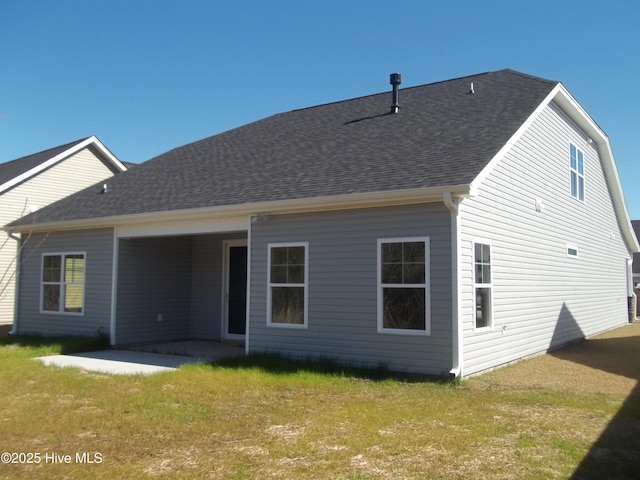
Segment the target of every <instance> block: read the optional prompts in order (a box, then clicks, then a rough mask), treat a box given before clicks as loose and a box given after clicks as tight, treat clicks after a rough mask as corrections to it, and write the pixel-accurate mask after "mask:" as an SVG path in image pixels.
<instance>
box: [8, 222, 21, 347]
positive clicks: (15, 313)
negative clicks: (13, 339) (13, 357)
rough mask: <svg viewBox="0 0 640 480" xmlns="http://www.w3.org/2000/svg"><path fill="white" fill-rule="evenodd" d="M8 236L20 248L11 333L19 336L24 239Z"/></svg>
mask: <svg viewBox="0 0 640 480" xmlns="http://www.w3.org/2000/svg"><path fill="white" fill-rule="evenodd" d="M8 236H9V238H13V239H14V240H15V241H16V242H18V248H17V249H16V250H17V253H16V274H15V276H14V279H13V281H14V282H15V285H16V286H15V289H14V294H13V327H11V331H10V332H9V335H17V334H18V316H19V315H18V308H19V305H20V302H19V301H18V300H19V298H20V265H21V264H22V260H21V259H22V249H21V248H20V244H21V243H22V237H17V236H15V234H14V233H9V234H8Z"/></svg>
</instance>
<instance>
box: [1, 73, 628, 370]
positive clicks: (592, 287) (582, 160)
mask: <svg viewBox="0 0 640 480" xmlns="http://www.w3.org/2000/svg"><path fill="white" fill-rule="evenodd" d="M399 80H400V79H399V75H397V74H396V75H392V84H393V87H392V91H389V92H385V93H380V94H375V95H369V96H364V97H361V98H354V99H351V100H346V101H340V102H335V103H329V104H325V105H319V106H315V107H311V108H304V109H300V110H295V111H290V112H286V113H282V114H277V115H274V116H271V117H268V118H265V119H263V120H259V121H256V122H254V123H250V124H248V125H244V126H241V127H239V128H236V129H233V130H230V131H227V132H224V133H221V134H219V135H215V136H212V137H209V138H206V139H203V140H200V141H197V142H194V143H191V144H188V145H185V146H182V147H179V148H176V149H174V150H171V151H169V152H167V153H164V154H162V155H160V156H158V157H156V158H154V159H152V160H149V161H148V162H146V163H144V164H142V165H140V166H138V167H136V168H135V169H132V170H129V171H127V172H124V173H122V174H120V175H118V176H116V177H113V178H112V179H110V180H109V181H108V182H107V189H106V190H105V189H103V186H102V184H99V185H95V186H93V187H91V188H88V189H85V190H83V191H81V192H79V193H77V194H75V195H72V196H70V197H67V198H65V199H63V200H61V201H59V202H57V203H55V204H53V205H51V206H49V207H47V208H44V209H42V210H40V211H39V212H38V216H37V218H33V217H27V220H28V221H29V222H32V223H31V224H30V228H29V229H27V228H26V227H25V226H24V225H20V224H18V223H13V224H11V225H9V226H8V227H7V228H8V229H9V231H12V232H14V233H21V234H23V235H24V234H25V233H26V232H27V231H29V230H30V231H31V232H32V237H31V240H30V241H29V242H28V243H27V244H25V245H24V249H23V257H24V258H23V260H22V263H21V275H20V286H19V298H18V314H17V319H18V320H17V322H16V323H17V324H16V329H17V332H18V333H27V332H38V333H42V334H48V335H53V334H62V333H75V334H86V335H93V334H96V333H104V334H108V335H109V337H110V341H111V344H113V345H125V344H135V343H143V342H156V341H168V340H179V339H187V338H191V339H205V340H213V341H243V342H244V344H245V350H246V352H281V353H283V354H285V355H288V356H292V357H330V358H334V359H337V360H339V361H342V362H347V363H351V364H357V365H379V364H385V365H387V366H388V367H389V368H390V369H393V370H399V371H409V372H421V373H427V374H436V375H452V376H461V375H471V374H475V373H478V372H481V371H483V370H487V369H490V368H494V367H497V366H499V365H502V364H505V363H507V362H511V361H514V360H517V359H519V358H522V357H525V356H528V355H533V354H538V353H540V352H545V351H547V350H549V349H551V348H555V347H558V346H560V345H563V344H565V343H567V342H571V341H575V340H577V339H580V338H584V337H586V336H590V335H593V334H596V333H598V332H602V331H604V330H607V329H611V328H614V327H617V326H619V325H622V324H624V323H626V322H627V321H628V309H627V302H628V298H629V297H630V296H631V295H632V288H631V258H632V254H633V253H634V252H638V251H639V250H640V248H639V246H638V242H637V240H636V237H635V235H634V233H633V230H632V227H631V223H630V220H629V217H628V214H627V210H626V207H625V203H624V198H623V194H622V190H621V186H620V181H619V178H618V175H617V171H616V167H615V163H614V159H613V155H612V151H611V147H610V144H609V139H608V138H607V136H606V135H605V133H604V132H603V131H602V130H601V129H600V128H599V127H598V125H597V124H596V123H595V122H594V120H593V119H592V118H591V117H590V116H589V115H588V114H587V113H586V112H585V110H584V109H583V108H582V107H581V106H580V105H579V104H578V103H577V101H576V100H575V99H574V98H573V97H572V96H571V94H570V93H569V92H568V91H567V89H566V88H565V87H564V86H563V85H562V84H561V83H559V82H555V81H549V80H545V79H541V78H537V77H533V76H529V75H526V74H523V73H519V72H516V71H512V70H501V71H496V72H489V73H482V74H478V75H473V76H469V77H464V78H457V79H453V80H447V81H443V82H438V83H432V84H428V85H422V86H417V87H412V88H403V89H400V88H399V87H398V83H399ZM45 237H46V238H45Z"/></svg>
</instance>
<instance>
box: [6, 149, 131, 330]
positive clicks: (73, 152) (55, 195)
mask: <svg viewBox="0 0 640 480" xmlns="http://www.w3.org/2000/svg"><path fill="white" fill-rule="evenodd" d="M124 170H126V166H125V165H123V164H122V162H120V161H119V160H118V159H117V158H116V157H115V156H114V155H113V154H112V153H111V152H110V151H109V150H107V148H106V147H105V146H104V145H103V144H102V143H101V142H100V140H98V139H97V138H96V137H89V138H85V139H82V140H78V141H75V142H72V143H69V144H66V145H61V146H59V147H55V148H51V149H49V150H45V151H43V152H39V153H35V154H33V155H28V156H26V157H22V158H19V159H17V160H13V161H9V162H5V163H1V164H0V225H5V224H7V223H9V222H12V221H14V220H17V219H20V218H21V217H23V216H25V215H26V214H29V213H31V212H35V211H37V210H38V209H40V208H42V207H44V206H46V205H49V204H51V203H53V202H55V201H57V200H60V199H61V198H64V197H66V196H68V195H71V194H72V193H75V192H77V191H79V190H82V189H83V188H85V187H88V186H89V185H93V184H94V183H96V182H98V181H101V180H104V179H106V178H108V177H111V176H112V175H113V174H114V173H117V172H121V171H124ZM34 221H37V214H35V215H34V216H31V217H30V220H28V221H27V220H25V221H24V222H25V223H22V225H21V227H22V228H23V230H26V232H25V235H28V229H29V223H31V222H34ZM19 222H20V220H19ZM25 238H26V237H25ZM17 240H18V239H17V237H16V238H12V237H10V236H8V235H7V233H5V232H0V324H9V323H13V321H14V290H15V272H16V262H15V261H16V256H17V253H18V252H17V245H18V241H17Z"/></svg>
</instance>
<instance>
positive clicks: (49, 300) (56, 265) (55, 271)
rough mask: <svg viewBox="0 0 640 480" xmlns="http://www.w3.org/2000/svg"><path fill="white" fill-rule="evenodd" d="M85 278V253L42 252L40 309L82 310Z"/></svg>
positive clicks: (74, 311) (52, 310)
mask: <svg viewBox="0 0 640 480" xmlns="http://www.w3.org/2000/svg"><path fill="white" fill-rule="evenodd" d="M84 278H85V256H84V253H68V254H45V255H43V256H42V304H41V308H42V311H43V312H53V313H78V314H81V313H83V311H84Z"/></svg>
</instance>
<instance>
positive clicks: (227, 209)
mask: <svg viewBox="0 0 640 480" xmlns="http://www.w3.org/2000/svg"><path fill="white" fill-rule="evenodd" d="M445 192H449V193H451V194H453V195H455V196H456V197H465V196H468V195H474V187H473V185H469V184H462V185H451V186H448V187H429V188H414V189H408V190H390V191H382V192H368V193H351V194H344V195H332V196H326V197H311V198H298V199H290V200H269V201H264V202H253V203H241V204H233V205H216V206H210V207H200V208H191V209H182V210H161V211H156V212H141V213H134V214H126V215H113V216H106V217H96V218H81V219H77V220H62V221H53V222H46V221H45V222H37V223H33V222H32V223H30V224H29V226H28V228H27V226H26V225H13V224H9V225H7V226H4V227H3V230H5V231H8V232H21V231H26V230H29V231H32V232H51V231H57V230H84V229H92V228H113V227H114V226H118V227H121V226H127V225H141V224H147V223H165V222H176V221H179V222H183V221H188V220H211V219H213V218H226V217H238V216H252V215H256V214H262V215H265V216H269V215H287V214H297V213H311V212H327V211H340V210H353V209H359V208H374V207H389V206H397V205H411V204H421V203H431V202H441V201H442V195H443V194H444V193H445Z"/></svg>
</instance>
